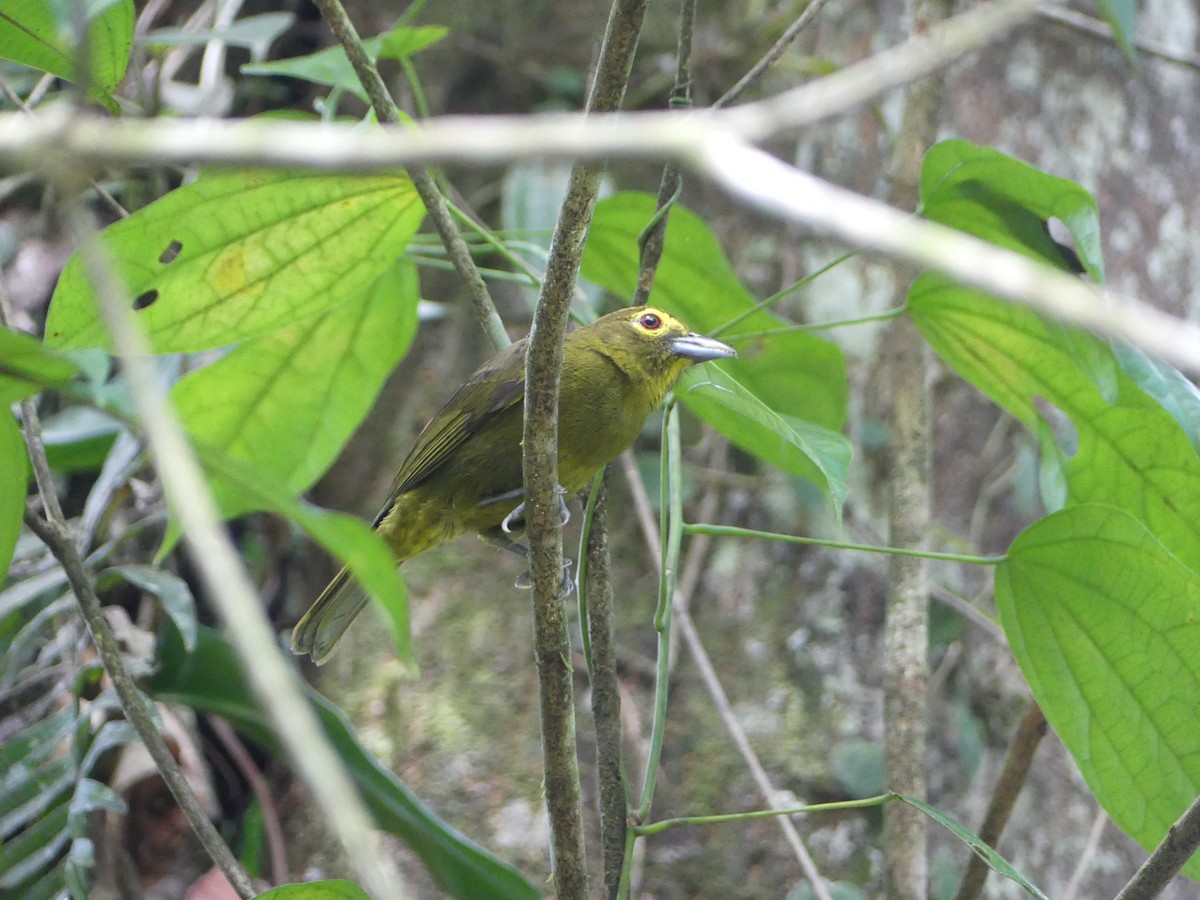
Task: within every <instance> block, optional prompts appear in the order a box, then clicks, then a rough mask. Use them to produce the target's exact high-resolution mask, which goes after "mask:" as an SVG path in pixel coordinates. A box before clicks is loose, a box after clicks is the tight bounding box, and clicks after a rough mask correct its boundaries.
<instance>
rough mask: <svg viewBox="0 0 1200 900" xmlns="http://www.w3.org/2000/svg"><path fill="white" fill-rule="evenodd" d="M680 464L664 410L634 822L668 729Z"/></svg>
mask: <svg viewBox="0 0 1200 900" xmlns="http://www.w3.org/2000/svg"><path fill="white" fill-rule="evenodd" d="M682 467H683V462H682V458H681V456H680V448H679V408H678V407H677V406H675V405H674V404H671V405H670V406H668V407H667V412H666V415H665V416H664V417H663V430H662V465H661V470H662V480H661V482H660V491H661V504H660V506H659V509H660V510H661V515H662V522H661V523H660V527H659V534H660V535H661V536H663V537H664V538H665V540H663V541H662V542H661V544H660V547H659V552H660V554H661V567H660V574H659V582H658V584H659V588H658V609H657V610H656V611H655V613H654V630H655V631H657V632H658V664H657V667H656V671H655V676H654V719H653V721H652V723H651V726H650V747H649V751H648V752H647V754H646V772H645V775H644V776H643V779H642V793H641V798H640V800H639V802H638V807H637V811H636V812H635V813H634V818H635V820H636V821H637V822H641V821H644V820H645V819H646V818H647V817H648V816H649V815H650V807H651V805H652V804H653V803H654V788H655V785H656V784H657V782H658V766H659V761H660V760H661V759H662V747H663V738H664V736H665V734H666V729H667V698H668V696H669V694H670V685H671V669H670V658H671V599H672V597H673V595H674V591H675V567H676V565H677V564H678V562H679V547H680V542H681V541H682V539H683V533H682V531H681V529H680V528H679V524H678V523H682V521H683V486H682Z"/></svg>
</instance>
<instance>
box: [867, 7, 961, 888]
mask: <svg viewBox="0 0 1200 900" xmlns="http://www.w3.org/2000/svg"><path fill="white" fill-rule="evenodd" d="M953 5H954V0H919V2H918V3H917V5H916V9H915V11H914V21H913V26H912V30H913V32H914V33H915V34H921V33H923V32H925V31H927V30H928V29H929V28H930V27H932V26H933V25H934V24H935V23H936V22H938V21H940V20H942V19H944V18H946V17H948V16H949V15H950V13H951V11H952V9H953ZM942 94H943V81H942V78H941V77H940V75H934V76H931V77H930V78H927V79H925V80H924V81H921V82H918V83H916V84H914V85H912V86H911V87H910V88H909V90H908V95H907V97H905V101H904V111H903V114H902V116H901V122H900V133H899V135H898V136H897V139H896V146H895V148H894V150H893V155H892V169H891V173H890V174H891V191H890V194H891V196H890V198H889V199H890V200H891V202H892V204H893V205H894V206H896V207H899V208H900V209H916V208H917V206H918V200H919V194H918V189H919V184H920V176H921V159H922V157H923V156H924V154H925V151H926V150H927V149H929V147H930V146H932V145H933V143H934V142H935V141H936V140H937V129H938V122H939V119H940V115H941V107H942ZM883 346H884V353H883V359H882V364H883V375H882V378H881V380H882V381H883V382H884V383H886V384H887V385H888V386H889V389H890V396H889V398H888V399H889V405H888V433H889V444H888V469H887V480H888V489H889V496H888V528H889V532H890V540H889V541H888V543H890V544H891V545H893V546H896V547H904V548H915V549H924V547H925V542H926V539H927V537H928V534H929V525H930V509H931V506H932V497H931V495H932V488H931V481H930V458H931V440H930V431H931V429H932V420H931V417H930V413H929V410H930V397H929V394H930V389H929V347H928V345H927V344H926V343H925V341H924V339H923V338H922V337H921V335H920V334H919V333H918V332H917V329H916V326H915V325H914V324H913V323H912V321H911V320H909V319H908V318H907V317H901V318H899V319H895V320H893V322H892V325H891V326H890V327H889V329H888V332H887V334H886V336H885V337H884V340H883ZM928 570H929V562H928V560H925V559H921V558H919V557H913V556H900V555H895V556H892V557H891V558H890V559H889V560H888V599H887V613H886V616H885V620H884V650H883V653H884V659H883V715H884V723H885V724H884V735H885V739H884V770H885V779H886V782H885V783H886V784H887V786H888V789H889V790H892V791H896V792H898V793H901V794H907V795H908V796H910V797H917V798H920V799H924V798H925V793H926V791H925V787H926V772H925V766H926V760H927V755H926V749H925V748H926V738H927V730H928V728H929V719H928V692H929V668H928V663H927V658H928V653H929V625H928V623H929V575H928ZM883 857H884V866H885V868H886V870H887V876H888V886H889V895H890V896H892V897H895V898H897V900H924V897H925V896H926V890H927V887H926V885H927V881H928V875H927V872H928V853H927V849H926V819H925V816H924V815H922V814H921V812H920V811H919V810H917V809H914V808H913V807H911V806H909V805H907V804H900V803H892V804H889V805H888V806H886V807H885V808H884V810H883Z"/></svg>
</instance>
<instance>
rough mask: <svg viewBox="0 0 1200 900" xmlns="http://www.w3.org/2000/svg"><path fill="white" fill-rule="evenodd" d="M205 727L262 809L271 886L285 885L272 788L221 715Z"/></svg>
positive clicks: (280, 833)
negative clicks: (212, 733) (240, 775)
mask: <svg viewBox="0 0 1200 900" xmlns="http://www.w3.org/2000/svg"><path fill="white" fill-rule="evenodd" d="M208 724H209V725H211V726H212V729H213V731H215V732H216V734H217V738H218V739H219V740H220V741H221V746H222V747H224V748H225V752H226V753H228V754H229V756H230V758H231V759H232V760H233V764H234V765H235V766H237V770H238V771H239V772H241V773H242V777H243V778H245V779H246V783H247V784H249V785H250V792H251V793H252V794H253V795H254V799H255V800H257V801H258V806H259V808H260V809H261V810H262V821H263V831H264V832H265V837H266V840H267V855H268V857H269V858H270V860H271V883H272V884H285V883H287V882H288V881H290V880H291V879H290V878H289V877H288V864H287V850H286V844H285V841H284V837H283V827H282V825H281V823H280V821H279V810H278V808H276V806H275V800H274V798H273V797H272V796H271V788H270V786H269V785H268V784H267V780H266V779H265V778H264V777H263V773H262V771H261V770H260V769H259V768H258V766H257V765H256V764H255V762H254V758H253V757H252V756H251V755H250V751H249V750H247V749H246V745H245V744H243V743H242V742H241V739H239V738H238V735H237V732H236V731H234V729H233V726H232V725H230V724H229V723H228V722H227V721H226V720H225V719H222V718H221V717H220V716H209V717H208Z"/></svg>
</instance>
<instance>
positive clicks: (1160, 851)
mask: <svg viewBox="0 0 1200 900" xmlns="http://www.w3.org/2000/svg"><path fill="white" fill-rule="evenodd" d="M1197 847H1200V798H1197V799H1195V800H1193V801H1192V803H1191V805H1190V806H1188V808H1187V809H1186V810H1184V813H1183V815H1182V816H1180V817H1179V819H1178V820H1177V821H1176V822H1175V823H1174V824H1173V825H1172V826H1171V827H1170V828H1168V829H1167V833H1166V835H1165V836H1164V837H1163V839H1162V841H1161V842H1160V843H1159V845H1158V846H1157V847H1155V848H1154V852H1153V853H1151V854H1150V855H1149V856H1148V857H1147V858H1146V861H1145V862H1144V863H1142V865H1141V868H1139V869H1138V870H1137V874H1135V875H1134V876H1133V878H1131V879H1130V880H1129V883H1128V884H1126V885H1125V887H1123V888H1122V889H1121V893H1119V894H1117V897H1116V900H1150V898H1153V897H1157V896H1159V895H1160V894H1161V893H1162V892H1163V889H1164V888H1166V886H1167V885H1168V884H1169V883H1170V882H1171V879H1173V878H1174V877H1175V876H1176V875H1178V874H1179V870H1180V869H1182V868H1183V866H1184V864H1185V863H1186V862H1187V861H1188V860H1189V859H1191V858H1192V854H1193V853H1195V852H1196V848H1197Z"/></svg>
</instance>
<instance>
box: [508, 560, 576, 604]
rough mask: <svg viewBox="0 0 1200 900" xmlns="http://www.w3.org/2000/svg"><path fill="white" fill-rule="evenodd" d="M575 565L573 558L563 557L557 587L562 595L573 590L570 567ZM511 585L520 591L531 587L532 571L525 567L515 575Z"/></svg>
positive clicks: (568, 593) (573, 583)
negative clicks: (560, 576)
mask: <svg viewBox="0 0 1200 900" xmlns="http://www.w3.org/2000/svg"><path fill="white" fill-rule="evenodd" d="M574 565H575V560H573V559H570V558H568V557H564V558H563V573H562V582H560V583H559V586H558V589H559V590H560V591H561V592H562V594H563V596H567V597H569V596H570V595H571V594H572V593H574V591H575V579H574V578H572V577H571V567H572V566H574ZM513 587H515V588H519V589H520V590H522V591H528V590H532V589H533V573H532V572H530V571H529V570H528V569H526V570H525V571H524V572H522V573H521V574H520V575H518V576H517V580H516V581H515V582H513Z"/></svg>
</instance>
